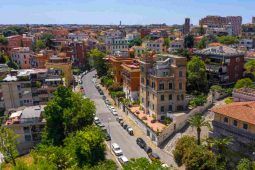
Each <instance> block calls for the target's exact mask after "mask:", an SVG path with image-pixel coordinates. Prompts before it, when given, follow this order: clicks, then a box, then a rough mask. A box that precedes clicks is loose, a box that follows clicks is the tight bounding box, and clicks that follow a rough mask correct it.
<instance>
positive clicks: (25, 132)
mask: <svg viewBox="0 0 255 170" xmlns="http://www.w3.org/2000/svg"><path fill="white" fill-rule="evenodd" d="M44 107H45V105H38V106H29V107H25V108H24V107H21V108H17V109H15V110H12V111H10V112H9V113H8V116H9V117H8V119H7V120H6V121H5V124H4V125H3V126H5V127H8V128H10V129H12V130H13V131H14V132H15V133H16V134H17V135H18V139H17V142H18V145H17V149H18V152H19V154H20V155H24V154H27V153H29V152H30V150H31V149H33V147H34V146H36V144H39V143H40V141H41V135H42V131H43V129H44V127H45V123H46V122H45V120H44V119H43V117H42V114H43V112H44Z"/></svg>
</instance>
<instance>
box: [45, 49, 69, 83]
mask: <svg viewBox="0 0 255 170" xmlns="http://www.w3.org/2000/svg"><path fill="white" fill-rule="evenodd" d="M45 67H46V68H47V69H51V68H54V69H58V70H62V73H63V76H64V78H65V85H66V86H70V85H71V84H72V83H73V73H72V62H71V59H70V58H69V57H67V56H66V53H59V54H58V55H52V56H51V57H50V58H49V60H48V61H47V62H46V63H45Z"/></svg>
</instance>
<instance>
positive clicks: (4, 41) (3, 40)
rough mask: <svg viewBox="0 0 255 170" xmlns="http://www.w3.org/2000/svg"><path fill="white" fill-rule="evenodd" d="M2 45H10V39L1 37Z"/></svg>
mask: <svg viewBox="0 0 255 170" xmlns="http://www.w3.org/2000/svg"><path fill="white" fill-rule="evenodd" d="M0 44H2V45H8V39H7V38H5V37H4V36H0Z"/></svg>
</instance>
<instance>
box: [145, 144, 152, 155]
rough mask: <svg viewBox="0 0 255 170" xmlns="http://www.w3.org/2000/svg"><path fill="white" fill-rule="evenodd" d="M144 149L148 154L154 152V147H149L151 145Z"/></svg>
mask: <svg viewBox="0 0 255 170" xmlns="http://www.w3.org/2000/svg"><path fill="white" fill-rule="evenodd" d="M144 151H145V152H146V153H147V154H149V153H152V149H151V147H149V146H146V147H144Z"/></svg>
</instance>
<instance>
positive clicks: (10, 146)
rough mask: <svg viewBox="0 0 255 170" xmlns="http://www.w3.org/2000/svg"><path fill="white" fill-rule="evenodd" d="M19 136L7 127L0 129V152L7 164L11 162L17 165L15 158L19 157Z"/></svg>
mask: <svg viewBox="0 0 255 170" xmlns="http://www.w3.org/2000/svg"><path fill="white" fill-rule="evenodd" d="M17 138H18V135H16V133H14V131H13V130H11V129H9V128H7V127H3V126H2V127H0V152H1V153H2V154H3V156H4V160H5V161H6V162H11V163H12V164H13V165H14V166H15V165H16V161H15V158H16V157H17V156H18V151H17V147H16V145H17Z"/></svg>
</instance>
